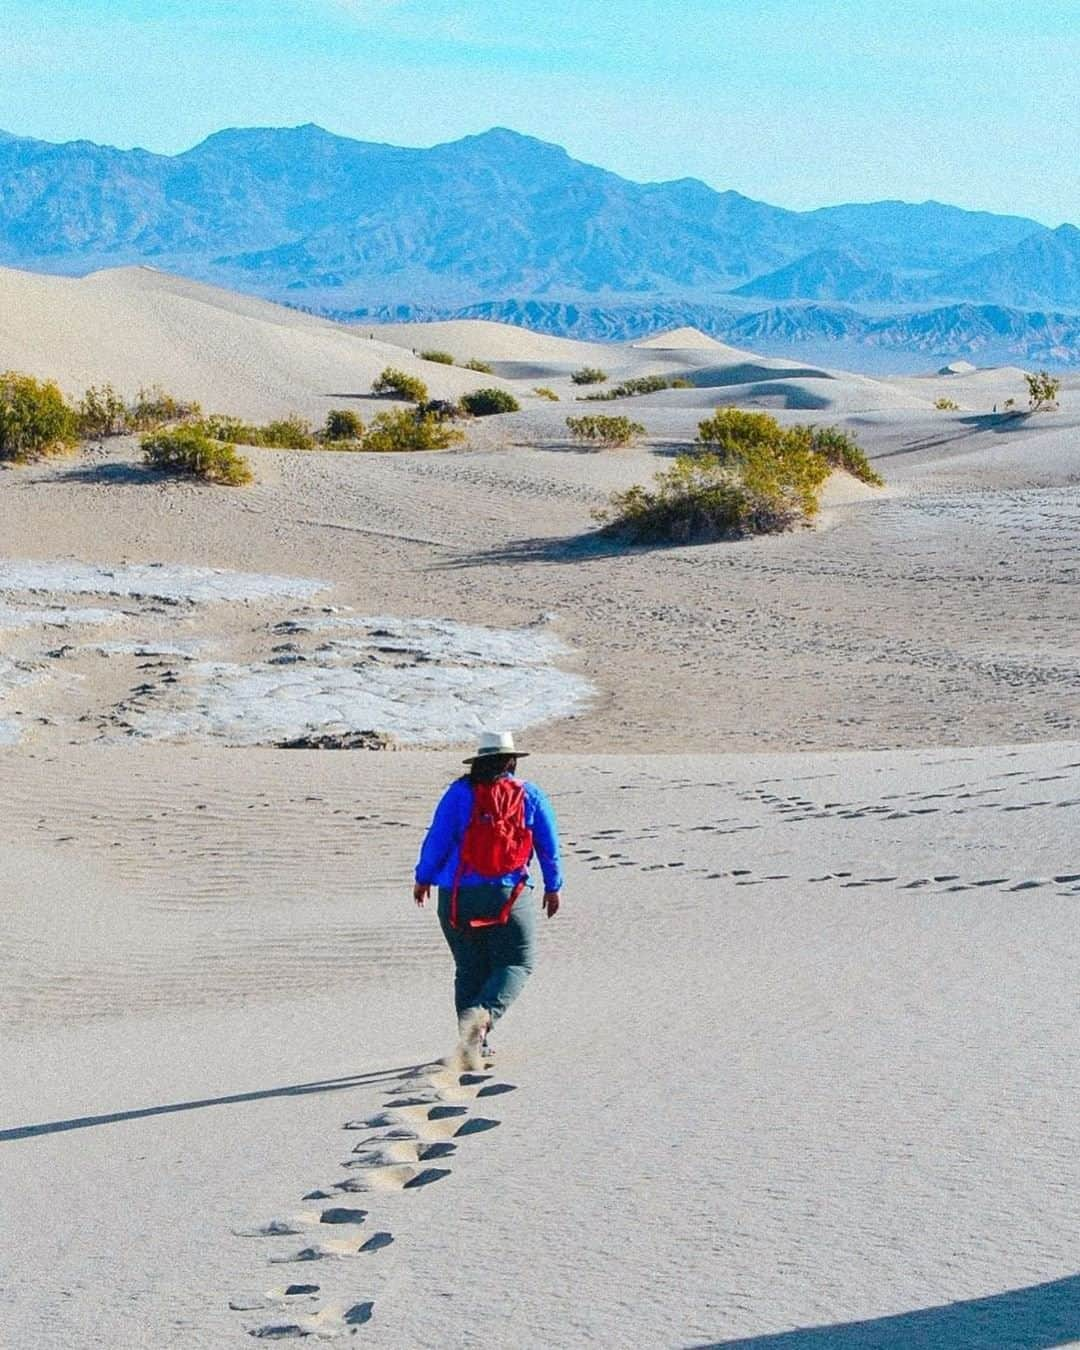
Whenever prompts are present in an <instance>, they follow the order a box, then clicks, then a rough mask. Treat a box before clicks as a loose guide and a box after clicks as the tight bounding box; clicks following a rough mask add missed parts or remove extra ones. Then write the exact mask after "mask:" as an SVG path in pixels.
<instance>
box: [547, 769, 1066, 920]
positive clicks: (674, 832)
mask: <svg viewBox="0 0 1080 1350" xmlns="http://www.w3.org/2000/svg"><path fill="white" fill-rule="evenodd" d="M952 762H953V763H957V764H959V763H961V762H963V761H959V760H956V761H952ZM931 763H932V761H931ZM1078 768H1080V763H1067V764H1060V765H1058V766H1055V767H1049V768H1048V770H1047V772H1046V773H1030V772H1027V771H1025V770H1022V769H1020V770H1006V771H1004V772H1001V773H994V774H991V775H989V776H988V778H987V779H984V780H983V781H982V782H981V783H969V782H965V781H960V782H955V783H949V784H947V785H946V786H944V787H941V788H938V789H937V790H935V791H928V792H903V793H887V794H883V795H882V796H881V797H880V798H879V799H878V800H877V802H859V801H841V800H833V801H817V802H815V801H812V800H811V799H810V798H808V797H806V796H803V795H801V794H799V793H795V794H792V795H781V794H780V793H779V792H778V791H777V790H776V786H777V785H779V784H780V783H791V782H793V781H796V780H792V779H763V780H761V781H760V782H759V783H757V784H755V785H754V786H753V787H750V788H747V789H743V790H740V791H738V792H737V793H736V794H735V795H736V797H737V799H738V800H739V801H742V802H746V803H747V804H748V805H750V806H756V807H763V808H764V809H765V811H766V812H767V813H768V814H769V815H772V816H774V817H778V818H779V819H780V820H782V821H783V822H784V823H785V824H798V823H800V822H802V821H807V820H826V819H839V820H874V819H877V820H888V821H894V820H907V819H911V818H918V817H925V816H936V815H943V814H944V815H965V814H967V813H968V812H971V811H985V810H989V811H1001V812H1018V811H1033V810H1046V809H1050V810H1052V809H1055V808H1057V809H1070V808H1075V807H1078V806H1080V797H1077V796H1075V795H1069V791H1070V789H1069V788H1068V787H1066V788H1062V787H1059V786H1054V787H1052V788H1049V789H1048V788H1046V787H1045V786H1044V785H1046V784H1054V785H1059V784H1070V786H1071V785H1072V784H1075V782H1076V775H1075V773H1074V772H1072V771H1074V770H1076V769H1078ZM837 777H838V775H837V774H835V773H828V774H817V775H808V776H807V778H806V780H805V781H817V780H820V779H829V778H832V779H835V778H837ZM622 786H623V787H624V788H625V789H627V790H634V789H638V788H641V789H647V788H648V787H649V786H650V784H649V783H648V782H642V783H628V784H623V785H622ZM664 786H665V787H666V788H671V787H677V788H678V787H695V788H698V789H700V788H701V787H712V788H728V789H730V788H733V787H734V786H735V784H734V783H731V782H722V783H708V784H696V783H692V782H691V781H690V780H689V779H688V780H686V781H685V782H681V781H675V782H667V783H665V784H664ZM1020 790H1024V791H1034V792H1037V793H1039V794H1040V795H1038V796H1037V797H1036V798H1035V799H1034V800H1029V801H1015V800H1008V794H1015V793H1016V792H1017V791H1020ZM1072 790H1073V792H1075V788H1073V789H1072ZM1044 793H1045V794H1046V795H1042V794H1044ZM1002 797H1006V800H1002ZM769 828H770V826H769V823H768V822H767V821H762V820H750V819H747V818H746V817H745V816H744V817H739V816H720V815H718V816H716V817H715V818H713V819H711V820H708V821H699V822H698V823H692V822H690V821H688V820H686V819H685V818H684V819H682V820H676V821H665V822H656V823H655V824H653V825H650V826H646V827H644V828H641V829H638V830H637V831H636V832H634V833H630V832H629V831H626V830H622V829H617V828H609V829H603V830H597V831H596V832H595V833H594V834H592V835H590V836H589V837H587V838H585V839H583V840H577V839H568V840H567V841H566V848H567V851H568V852H569V853H572V854H574V855H576V857H577V858H578V859H579V860H580V861H581V862H582V863H584V864H586V865H587V866H588V867H589V868H590V870H591V871H594V872H604V871H616V870H617V869H621V868H632V869H633V870H635V871H639V872H646V873H656V872H665V871H670V870H675V871H677V872H679V874H681V875H683V876H686V877H691V876H693V877H698V878H704V879H705V880H707V881H720V880H728V881H730V882H731V883H732V884H733V885H735V886H760V885H761V884H762V883H764V882H767V881H793V882H795V883H796V884H797V885H812V884H817V883H821V882H825V881H835V882H837V883H838V884H839V885H840V886H841V887H842V888H845V889H856V888H861V887H865V886H874V885H885V884H891V885H894V886H895V888H896V889H897V890H908V891H920V890H926V889H929V890H931V892H938V893H944V892H951V891H967V890H981V889H987V890H989V889H991V888H993V889H996V890H1000V891H1004V892H1014V891H1034V890H1041V889H1043V888H1045V887H1055V888H1056V891H1055V893H1056V894H1057V895H1060V896H1075V895H1080V863H1078V864H1077V865H1076V866H1069V865H1066V867H1065V868H1062V869H1061V870H1060V871H1055V872H1054V873H1053V874H1051V875H1047V876H1041V877H1013V876H994V877H970V876H961V875H959V874H956V875H954V874H940V875H931V876H924V877H901V876H899V875H895V874H893V875H875V876H859V875H856V874H855V873H854V872H852V871H850V870H846V871H831V872H828V873H826V874H825V875H823V876H805V875H804V876H792V875H791V874H788V873H782V872H776V873H758V872H755V871H754V870H753V869H752V868H732V869H730V870H728V871H713V870H710V869H709V868H708V867H702V866H699V865H695V864H694V863H693V862H692V861H689V860H688V859H686V858H680V859H670V860H668V861H665V862H649V863H644V862H641V861H640V860H639V859H637V858H634V857H633V856H632V852H631V851H630V850H632V849H633V845H634V844H636V843H649V844H655V843H656V841H658V840H664V841H665V842H667V843H668V844H669V845H670V842H671V841H672V840H673V839H678V838H683V839H688V840H691V841H692V839H693V836H695V835H699V834H708V835H737V834H741V833H743V832H745V831H754V830H763V829H769ZM623 850H627V851H623ZM651 851H653V852H654V856H655V851H654V850H651ZM688 852H689V853H690V854H691V855H692V854H693V852H694V848H693V844H692V842H691V843H690V847H689V849H688Z"/></svg>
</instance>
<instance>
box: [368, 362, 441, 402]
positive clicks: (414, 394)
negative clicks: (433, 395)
mask: <svg viewBox="0 0 1080 1350" xmlns="http://www.w3.org/2000/svg"><path fill="white" fill-rule="evenodd" d="M371 392H372V393H373V394H386V395H388V396H390V397H392V398H400V399H404V400H405V401H406V402H407V403H426V402H427V396H428V391H427V385H426V384H425V383H424V381H423V380H421V379H419V378H418V377H417V376H416V375H409V374H408V373H407V372H406V371H404V370H397V369H396V368H395V367H394V366H387V367H386V369H385V370H384V371H383V373H382V374H381V375H380V376H379V378H378V379H377V380H376V381H375V383H374V384H373V385H372V386H371Z"/></svg>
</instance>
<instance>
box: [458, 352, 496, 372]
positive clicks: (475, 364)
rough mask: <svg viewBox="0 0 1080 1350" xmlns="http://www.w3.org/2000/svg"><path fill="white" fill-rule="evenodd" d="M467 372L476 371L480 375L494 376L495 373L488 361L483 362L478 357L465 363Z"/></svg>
mask: <svg viewBox="0 0 1080 1350" xmlns="http://www.w3.org/2000/svg"><path fill="white" fill-rule="evenodd" d="M465 369H466V370H475V371H476V373H477V374H478V375H494V374H495V371H494V370H493V369H492V367H491V366H490V365H489V364H488V362H487V361H481V360H479V359H478V358H477V357H475V356H474V357H472V358H471V359H470V360H468V361H466V362H465Z"/></svg>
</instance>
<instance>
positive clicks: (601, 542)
mask: <svg viewBox="0 0 1080 1350" xmlns="http://www.w3.org/2000/svg"><path fill="white" fill-rule="evenodd" d="M628 551H631V550H630V549H629V548H628V546H627V545H626V544H625V543H622V542H620V541H619V540H617V539H614V538H612V537H610V536H608V535H603V534H601V533H600V532H599V531H595V532H593V533H591V534H572V535H560V536H557V537H554V538H552V537H548V538H541V539H517V540H513V541H511V542H510V543H507V544H498V545H496V546H495V547H494V548H487V549H477V550H476V551H475V552H473V553H460V554H458V555H456V556H455V557H453V558H448V559H447V560H446V562H440V563H433V564H432V565H431V567H429V568H428V569H427V570H428V571H431V572H459V571H462V570H464V569H466V568H469V567H487V566H489V565H490V564H492V563H499V564H506V563H537V562H540V563H583V562H589V561H591V560H593V559H595V558H612V557H617V556H619V555H621V554H624V553H626V552H628Z"/></svg>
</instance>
